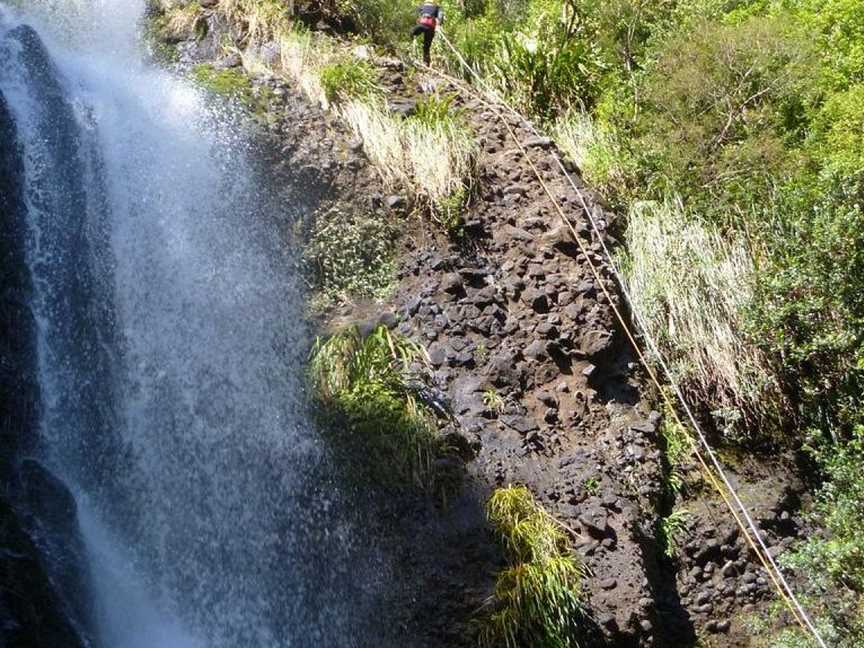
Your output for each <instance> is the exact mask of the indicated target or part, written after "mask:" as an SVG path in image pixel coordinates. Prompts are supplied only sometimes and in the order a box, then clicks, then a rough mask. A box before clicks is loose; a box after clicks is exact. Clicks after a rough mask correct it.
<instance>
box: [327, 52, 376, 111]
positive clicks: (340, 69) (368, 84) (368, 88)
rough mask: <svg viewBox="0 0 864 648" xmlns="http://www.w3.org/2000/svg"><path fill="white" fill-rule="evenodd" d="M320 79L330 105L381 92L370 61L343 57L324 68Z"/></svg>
mask: <svg viewBox="0 0 864 648" xmlns="http://www.w3.org/2000/svg"><path fill="white" fill-rule="evenodd" d="M318 77H319V79H320V81H321V89H322V90H323V91H324V98H325V99H327V101H328V102H329V103H337V102H338V101H340V100H341V101H344V100H347V99H351V98H362V97H366V96H369V95H373V94H375V93H377V92H380V90H379V88H378V86H377V85H376V83H375V68H374V67H373V66H372V64H371V63H369V62H368V61H365V60H363V59H359V58H356V57H353V56H343V57H340V58H339V59H338V60H336V61H333V62H332V63H328V64H326V65H324V66H322V67H321V69H320V70H319V71H318Z"/></svg>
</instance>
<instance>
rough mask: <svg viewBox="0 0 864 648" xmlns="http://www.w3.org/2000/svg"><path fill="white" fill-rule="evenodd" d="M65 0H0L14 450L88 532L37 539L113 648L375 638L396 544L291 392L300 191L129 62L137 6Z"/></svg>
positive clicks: (169, 81)
mask: <svg viewBox="0 0 864 648" xmlns="http://www.w3.org/2000/svg"><path fill="white" fill-rule="evenodd" d="M64 6H65V7H67V8H69V9H71V8H73V7H74V8H75V9H76V11H75V12H71V11H70V12H68V15H66V20H65V22H66V24H60V23H58V22H57V21H56V20H54V19H53V18H56V16H57V15H58V13H62V12H58V11H47V12H40V13H37V12H36V11H35V8H29V9H27V10H26V12H29V14H28V13H23V14H22V13H20V11H21V10H11V9H8V8H7V9H5V10H4V9H3V5H2V3H0V106H5V107H6V108H8V113H9V115H10V116H11V120H12V122H13V124H14V141H12V140H11V139H10V138H6V141H3V142H0V147H6V148H7V150H8V151H9V152H15V153H16V154H17V155H18V156H19V157H20V160H21V169H22V173H21V178H22V179H21V183H20V187H18V189H17V190H18V191H20V194H21V197H22V198H21V200H19V201H18V203H17V207H15V209H16V210H17V211H18V212H20V213H18V214H17V216H16V217H18V216H20V217H21V218H20V219H19V220H22V221H23V222H24V223H26V236H25V237H24V239H25V240H24V252H25V257H26V265H27V267H28V269H29V274H30V278H31V284H32V286H31V289H30V296H29V308H30V311H31V312H32V315H33V321H34V322H35V327H34V335H35V350H36V352H35V356H36V362H35V368H34V371H35V378H36V381H37V382H38V387H39V407H38V411H39V413H38V425H37V431H38V434H37V435H36V436H37V438H36V439H35V442H34V443H32V444H31V446H32V447H29V448H27V449H26V452H24V454H23V455H22V458H21V459H20V461H19V462H18V463H19V466H22V467H26V466H25V465H29V466H30V472H31V473H33V474H41V473H40V471H45V472H47V473H48V474H49V475H50V477H46V476H44V475H43V477H41V478H40V479H47V480H49V481H50V480H51V479H55V478H56V479H59V480H61V481H62V482H63V484H65V487H66V488H67V489H68V490H69V492H71V494H72V496H73V497H74V502H73V503H72V504H70V505H69V507H67V508H71V509H72V510H73V512H74V513H75V514H74V518H75V519H77V526H78V529H77V535H78V538H79V539H78V540H73V539H71V538H69V537H65V538H58V532H57V531H56V529H55V530H53V531H52V530H46V529H43V532H42V533H41V535H40V534H39V533H37V534H36V535H37V536H38V537H39V539H40V541H39V544H40V545H41V548H42V550H43V552H44V553H45V555H46V556H47V558H46V560H47V562H48V563H52V561H53V562H54V563H58V562H62V563H63V564H62V565H61V566H60V567H58V566H57V565H56V564H55V565H53V567H51V568H49V571H51V570H52V569H53V573H54V575H55V577H54V580H55V581H57V582H60V584H61V590H64V592H65V593H62V592H61V594H63V596H65V600H66V610H67V613H68V614H69V615H71V616H74V617H76V619H75V623H76V625H77V626H78V627H80V628H82V636H83V637H84V639H83V641H84V642H88V641H89V642H92V644H93V645H94V646H100V647H104V648H144V647H150V648H155V647H158V648H187V647H188V648H191V647H196V648H197V647H213V648H222V647H226V648H228V647H230V648H247V647H251V646H255V647H256V648H267V647H270V646H274V647H275V646H312V645H323V646H333V647H338V646H355V645H358V646H359V645H379V644H376V643H375V641H374V640H372V639H370V638H369V637H368V634H367V633H368V632H370V630H369V628H372V627H374V625H375V619H370V617H371V616H372V614H371V610H372V609H373V607H374V605H375V597H376V592H377V591H378V589H380V588H381V583H382V582H385V581H386V580H387V576H386V574H387V571H388V566H387V561H386V560H385V559H384V558H383V557H382V552H381V551H379V550H377V549H376V548H375V547H374V544H373V543H370V542H369V541H368V539H367V538H362V537H361V532H360V531H359V530H358V525H357V524H355V522H354V520H356V518H357V515H354V516H352V515H351V513H350V509H351V504H350V502H349V501H348V499H347V495H346V494H345V492H344V489H343V488H342V487H340V485H339V480H338V471H337V470H336V469H335V468H334V467H332V466H331V465H330V462H329V460H328V457H327V453H326V451H325V448H323V447H322V444H321V442H320V441H319V439H318V436H317V434H316V431H315V429H314V426H312V425H310V423H309V422H308V416H307V414H306V411H305V404H304V398H303V395H302V393H303V382H302V376H301V375H300V371H301V367H302V365H303V359H304V354H305V351H306V349H307V348H308V332H307V331H306V330H305V328H304V325H303V322H302V317H301V314H302V309H303V301H302V294H301V291H300V290H299V287H298V281H297V278H296V277H295V276H294V271H293V268H294V259H293V257H292V254H291V252H290V251H289V249H288V247H287V246H286V244H285V241H284V229H285V228H286V227H287V226H288V225H287V223H288V222H290V218H291V217H292V213H294V214H296V213H300V212H301V211H302V210H303V209H305V208H306V206H304V205H293V206H286V205H284V204H282V203H281V201H280V200H279V199H278V195H277V193H276V192H275V191H273V190H271V188H270V187H268V181H267V179H266V178H264V177H262V176H261V175H260V174H258V173H257V172H256V170H255V165H254V163H253V158H254V154H255V151H254V147H252V145H250V144H249V143H248V142H249V140H250V138H249V137H248V136H247V133H245V132H244V129H243V126H242V123H241V122H240V121H239V120H238V118H237V117H236V116H235V115H233V114H232V111H231V110H230V108H227V107H213V106H209V105H208V102H207V101H206V100H205V99H204V98H203V97H202V95H201V94H199V93H198V92H197V91H196V90H195V89H194V88H192V87H191V86H190V85H188V84H187V83H186V82H184V81H182V80H178V79H176V78H173V77H172V76H170V75H168V74H166V73H164V72H161V71H158V70H154V69H151V68H148V67H147V66H146V65H145V64H144V63H142V62H141V60H140V57H139V56H138V53H137V49H136V46H135V26H136V25H137V24H138V21H139V19H140V16H141V14H142V12H143V2H136V1H131V0H130V1H126V0H111V2H107V1H106V2H99V1H98V0H93V2H91V3H87V2H72V1H71V0H70V1H69V2H68V3H63V2H61V1H58V0H54V2H53V3H52V4H51V5H50V6H49V8H53V9H55V10H56V9H57V8H58V7H59V8H60V9H62V8H63V7H64ZM70 15H71V16H72V17H73V18H75V19H74V20H72V18H70ZM33 25H35V27H34V26H33ZM73 28H74V29H76V30H79V31H77V32H70V31H69V30H70V29H73ZM0 122H2V119H0ZM0 125H2V124H0ZM2 186H4V185H3V184H2V183H0V187H2ZM3 217H4V218H10V214H5V215H3ZM25 473H26V471H23V468H22V474H25ZM65 510H66V509H64V511H65ZM358 515H359V514H358ZM40 528H42V527H40ZM79 542H80V547H79V548H77V549H76V547H77V544H78V543H79ZM52 548H53V549H52ZM73 549H74V551H72V550H73ZM70 552H71V553H70ZM64 553H68V554H69V555H71V556H72V558H69V557H68V556H67V558H65V559H64V560H63V561H60V560H59V559H58V556H60V555H62V554H64ZM72 560H74V561H75V562H79V563H81V564H79V565H78V567H79V571H80V572H81V575H80V577H79V578H77V579H72V580H74V581H75V582H74V584H73V585H68V586H62V580H63V579H61V578H59V576H58V575H59V574H60V573H61V572H62V573H66V574H68V572H69V568H70V565H69V563H70V561H72ZM61 567H62V569H61ZM84 628H89V629H87V630H85V629H84Z"/></svg>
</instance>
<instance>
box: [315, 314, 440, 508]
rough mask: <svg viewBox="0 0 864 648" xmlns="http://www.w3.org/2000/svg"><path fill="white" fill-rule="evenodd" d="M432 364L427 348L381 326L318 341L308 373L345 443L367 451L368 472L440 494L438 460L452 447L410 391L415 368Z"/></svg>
mask: <svg viewBox="0 0 864 648" xmlns="http://www.w3.org/2000/svg"><path fill="white" fill-rule="evenodd" d="M425 362H426V355H425V351H424V350H423V348H422V347H421V346H419V345H418V344H415V343H413V342H411V341H410V340H407V339H406V338H403V337H400V336H398V335H395V334H393V333H391V332H390V331H389V330H388V329H387V327H385V326H379V327H377V328H376V329H374V330H373V331H372V332H371V333H369V334H368V335H365V336H364V335H361V333H360V331H359V330H358V329H357V328H356V327H352V328H349V329H347V330H345V331H342V332H340V333H337V334H335V335H332V336H331V337H329V338H327V339H326V340H325V339H319V340H317V341H316V343H315V346H314V348H313V350H312V354H311V358H310V362H309V367H308V375H309V383H310V386H311V387H312V390H313V393H314V394H315V396H316V398H317V399H318V402H319V404H320V405H321V406H322V410H323V412H325V413H327V414H329V415H330V416H329V420H328V421H327V428H328V429H329V430H331V431H332V433H333V434H334V435H335V437H336V439H337V441H340V442H341V443H342V444H343V445H344V446H345V447H347V448H349V449H354V450H355V451H358V452H362V453H363V456H365V457H367V458H368V462H367V464H368V469H369V471H370V472H371V473H372V474H373V475H374V476H375V477H376V478H377V479H378V481H380V482H382V483H384V484H387V485H393V486H397V485H404V484H406V483H408V484H412V485H414V486H416V487H419V488H422V489H424V490H428V491H437V490H438V489H439V487H440V486H441V485H442V479H443V475H442V474H441V473H440V471H439V469H438V462H437V461H436V460H438V459H440V458H441V457H442V456H445V455H446V454H447V449H446V447H445V445H444V443H443V441H442V440H441V438H440V437H439V436H438V434H437V426H436V422H435V417H434V414H433V413H432V412H431V411H430V410H429V409H428V408H427V407H426V406H425V405H424V404H423V403H422V402H420V401H418V400H417V398H416V396H415V392H414V390H413V389H412V388H411V367H412V365H415V364H420V365H422V364H424V363H425Z"/></svg>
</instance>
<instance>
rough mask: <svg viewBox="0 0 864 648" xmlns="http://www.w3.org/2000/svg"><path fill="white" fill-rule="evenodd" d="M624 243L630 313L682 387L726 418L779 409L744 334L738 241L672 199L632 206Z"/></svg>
mask: <svg viewBox="0 0 864 648" xmlns="http://www.w3.org/2000/svg"><path fill="white" fill-rule="evenodd" d="M627 241H628V252H627V254H626V256H625V257H624V259H623V260H624V263H623V267H624V269H625V275H626V276H625V281H626V282H627V284H628V287H629V289H630V293H631V297H632V301H633V304H632V305H633V308H634V310H635V311H636V312H637V313H639V315H640V316H641V319H642V322H641V324H642V325H643V326H644V327H645V328H646V329H647V330H648V332H649V333H650V334H651V335H652V336H653V337H654V338H655V339H656V340H657V341H658V344H659V346H660V352H661V353H663V354H664V355H665V356H666V357H667V358H668V359H670V360H671V362H672V365H673V369H674V370H675V372H676V374H677V375H678V377H679V378H680V379H682V380H683V381H684V386H685V388H686V389H687V390H688V391H690V392H691V393H693V394H694V395H695V396H697V397H699V398H701V399H704V400H705V401H706V402H709V403H712V404H713V407H714V408H715V410H717V411H718V413H719V414H721V418H725V419H726V420H727V421H734V420H735V419H739V418H742V417H743V418H745V419H747V420H748V422H751V423H755V422H758V421H759V420H760V419H761V418H762V417H763V415H767V414H769V413H771V412H776V411H777V409H778V408H781V407H782V405H783V401H782V396H781V395H780V390H779V388H778V384H777V381H776V379H775V376H774V374H773V372H772V369H771V367H770V365H769V363H768V361H767V358H766V357H765V356H764V354H763V353H762V352H761V351H760V350H759V349H758V348H757V346H756V345H755V344H754V343H753V342H752V341H751V340H750V339H748V337H747V335H746V332H745V329H744V308H745V307H746V305H747V304H748V303H749V302H750V301H751V297H752V294H753V289H754V279H755V269H754V267H753V262H752V260H751V257H750V255H749V253H748V251H747V249H746V248H745V247H744V245H743V244H742V242H740V241H738V240H736V239H735V238H733V237H731V236H729V235H728V234H727V235H723V234H721V233H720V232H719V231H717V230H716V229H714V228H712V227H711V226H709V225H707V224H702V223H700V222H699V221H698V220H696V219H693V218H691V217H688V215H687V214H685V213H684V210H683V207H682V205H681V204H680V202H677V201H670V202H667V203H665V204H664V203H653V202H650V203H649V202H643V203H640V204H637V205H636V206H635V207H634V209H633V210H632V211H631V213H630V217H629V223H628V229H627Z"/></svg>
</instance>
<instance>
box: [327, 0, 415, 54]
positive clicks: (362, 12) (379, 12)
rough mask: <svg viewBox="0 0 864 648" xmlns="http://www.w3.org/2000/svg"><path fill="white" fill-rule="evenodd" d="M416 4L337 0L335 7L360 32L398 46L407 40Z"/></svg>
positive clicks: (391, 0) (408, 0)
mask: <svg viewBox="0 0 864 648" xmlns="http://www.w3.org/2000/svg"><path fill="white" fill-rule="evenodd" d="M417 4H419V3H415V2H413V1H412V0H336V11H337V13H338V14H339V15H340V16H344V17H347V18H348V19H349V20H350V21H351V22H352V23H353V28H354V29H355V30H356V31H357V33H359V34H362V35H364V36H365V37H368V38H371V39H372V40H374V41H375V42H377V43H379V44H382V45H384V46H386V47H388V48H390V49H396V48H397V47H398V46H399V45H400V44H402V43H405V42H407V41H408V37H409V32H410V29H411V28H412V27H413V26H414V19H415V18H416V14H415V13H414V10H415V8H416V6H417Z"/></svg>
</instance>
